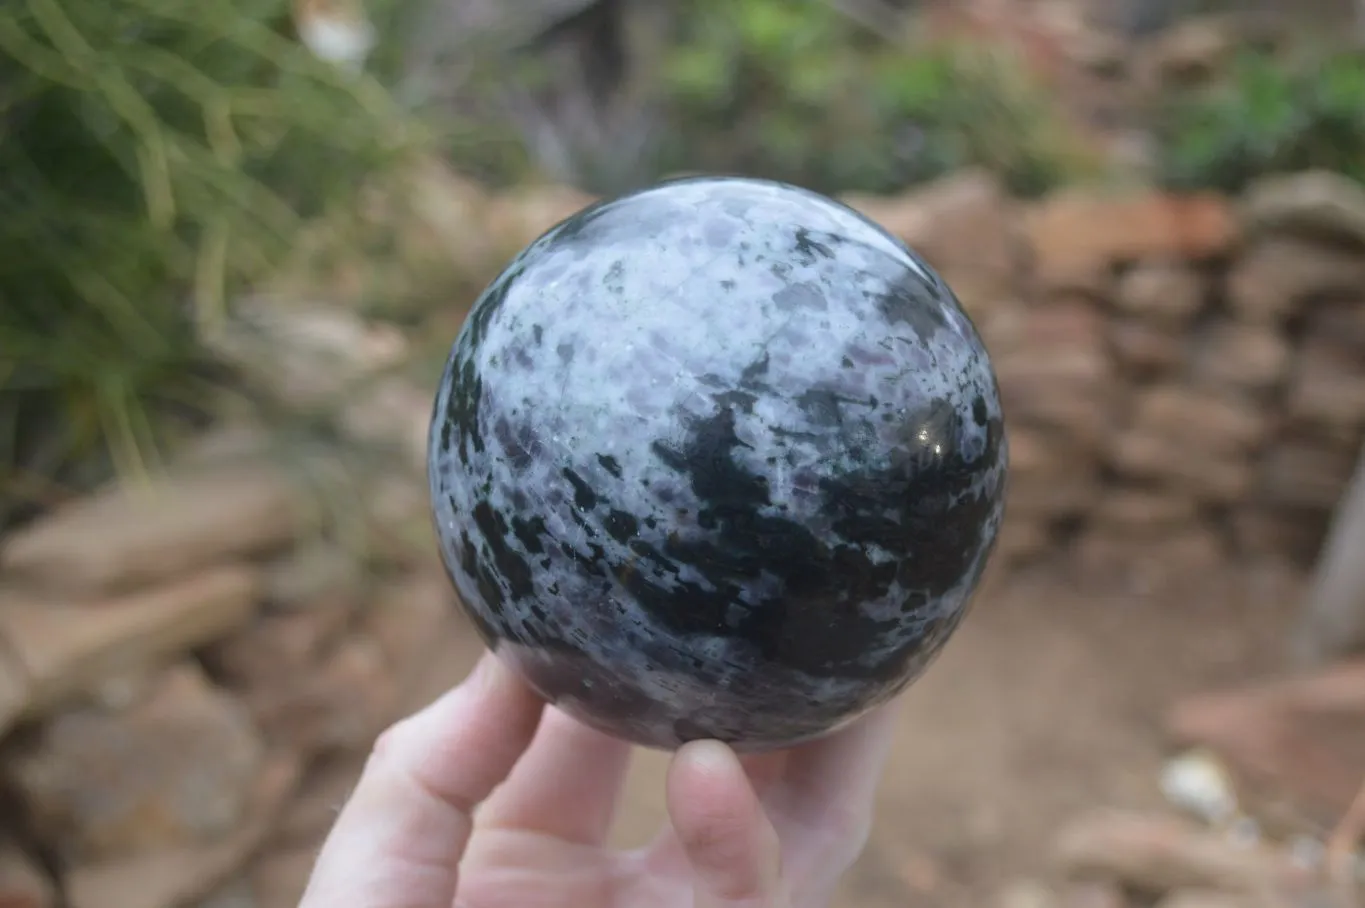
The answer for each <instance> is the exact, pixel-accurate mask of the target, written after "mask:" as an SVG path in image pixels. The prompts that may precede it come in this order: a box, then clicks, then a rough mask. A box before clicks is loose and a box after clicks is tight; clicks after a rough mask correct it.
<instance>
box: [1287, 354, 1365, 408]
mask: <svg viewBox="0 0 1365 908" xmlns="http://www.w3.org/2000/svg"><path fill="white" fill-rule="evenodd" d="M1286 403H1287V405H1288V406H1287V409H1288V412H1289V415H1290V417H1291V418H1294V419H1298V420H1303V421H1305V422H1308V423H1320V424H1323V425H1327V426H1341V427H1346V428H1348V429H1351V430H1358V429H1359V428H1360V427H1361V426H1365V357H1362V356H1361V355H1360V354H1359V353H1358V352H1356V351H1353V350H1350V349H1348V348H1345V347H1342V346H1340V345H1338V344H1335V343H1332V342H1330V341H1327V340H1325V339H1322V338H1313V337H1310V338H1307V339H1306V340H1305V341H1304V343H1303V346H1302V348H1301V349H1300V351H1299V357H1298V363H1297V365H1296V367H1295V369H1294V373H1293V375H1292V376H1291V377H1290V380H1289V390H1288V395H1287V401H1286Z"/></svg>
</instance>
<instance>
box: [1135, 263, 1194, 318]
mask: <svg viewBox="0 0 1365 908" xmlns="http://www.w3.org/2000/svg"><path fill="white" fill-rule="evenodd" d="M1206 283H1207V282H1206V281H1205V279H1204V276H1203V275H1201V274H1200V273H1199V272H1198V271H1196V270H1195V269H1193V268H1191V267H1189V266H1187V265H1178V264H1174V263H1171V262H1145V263H1140V264H1138V265H1137V266H1135V267H1134V268H1132V269H1130V270H1129V271H1127V272H1126V273H1125V274H1124V275H1123V276H1122V277H1121V278H1120V279H1119V282H1118V288H1117V290H1116V292H1115V294H1114V304H1115V306H1116V307H1117V308H1118V310H1119V311H1120V312H1123V313H1125V314H1127V315H1131V316H1134V317H1136V318H1141V319H1145V320H1148V321H1151V322H1154V323H1156V324H1158V325H1161V326H1163V327H1168V328H1181V327H1184V326H1185V325H1188V324H1189V322H1190V320H1191V319H1193V318H1194V317H1195V316H1196V315H1197V314H1198V313H1199V311H1200V310H1201V309H1203V308H1204V302H1205V300H1206V298H1207V295H1208V288H1207V287H1206Z"/></svg>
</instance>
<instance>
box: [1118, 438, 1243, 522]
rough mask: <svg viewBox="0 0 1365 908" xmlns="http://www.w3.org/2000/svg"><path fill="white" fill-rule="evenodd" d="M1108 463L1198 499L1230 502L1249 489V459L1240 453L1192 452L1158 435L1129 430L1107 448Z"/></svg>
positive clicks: (1138, 477) (1139, 478) (1131, 476)
mask: <svg viewBox="0 0 1365 908" xmlns="http://www.w3.org/2000/svg"><path fill="white" fill-rule="evenodd" d="M1108 455H1109V462H1110V464H1111V465H1112V466H1113V467H1114V469H1116V470H1117V471H1119V472H1120V473H1121V474H1123V475H1124V476H1126V477H1129V478H1131V479H1136V480H1140V481H1155V482H1162V483H1167V484H1169V486H1170V487H1171V488H1173V489H1177V490H1179V491H1181V492H1183V493H1186V494H1189V495H1193V496H1194V497H1195V498H1197V499H1198V500H1200V501H1204V502H1210V503H1219V504H1229V503H1232V502H1235V501H1238V500H1240V499H1242V498H1243V497H1245V496H1246V494H1247V493H1248V492H1249V491H1250V489H1251V486H1252V482H1253V478H1254V474H1253V469H1252V464H1251V462H1250V461H1249V460H1248V459H1246V458H1244V457H1240V456H1231V455H1228V456H1223V457H1212V456H1192V455H1191V454H1190V452H1189V451H1185V450H1182V449H1180V448H1179V447H1173V446H1172V444H1171V441H1170V440H1169V439H1167V438H1165V437H1162V436H1158V435H1149V434H1144V433H1142V432H1139V431H1133V430H1128V431H1124V432H1121V433H1119V434H1118V435H1116V436H1115V437H1114V438H1113V439H1112V440H1111V441H1110V444H1109V448H1108Z"/></svg>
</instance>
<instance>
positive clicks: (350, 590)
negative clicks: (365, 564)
mask: <svg viewBox="0 0 1365 908" xmlns="http://www.w3.org/2000/svg"><path fill="white" fill-rule="evenodd" d="M362 574H363V571H362V566H361V564H360V562H359V560H358V559H357V558H356V557H355V556H354V555H353V554H351V553H350V552H347V551H345V550H344V549H342V548H339V547H338V546H336V545H332V544H330V543H326V542H322V541H314V542H311V543H306V544H302V545H299V546H297V547H296V548H294V549H293V550H292V551H290V552H289V553H288V554H287V555H285V556H283V557H282V558H279V559H277V560H275V561H274V562H272V563H271V564H270V565H269V566H268V567H267V568H266V569H265V576H264V585H265V589H264V596H265V602H266V604H267V605H268V606H270V607H271V608H273V609H275V610H283V611H287V610H293V609H311V608H314V607H315V606H322V607H340V608H342V609H344V610H345V609H350V608H351V607H352V606H358V605H359V604H360V598H361V596H360V588H361V585H362V584H363V582H364V578H363V576H362Z"/></svg>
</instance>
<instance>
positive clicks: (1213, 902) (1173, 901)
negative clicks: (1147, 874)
mask: <svg viewBox="0 0 1365 908" xmlns="http://www.w3.org/2000/svg"><path fill="white" fill-rule="evenodd" d="M1262 904H1263V902H1262V901H1261V900H1260V899H1257V898H1254V897H1252V896H1251V895H1249V894H1247V893H1234V892H1224V891H1221V890H1218V889H1177V890H1176V891H1175V892H1172V893H1170V894H1169V895H1167V896H1166V897H1165V898H1163V899H1162V900H1161V901H1159V902H1157V903H1156V908H1256V906H1258V905H1262Z"/></svg>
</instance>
